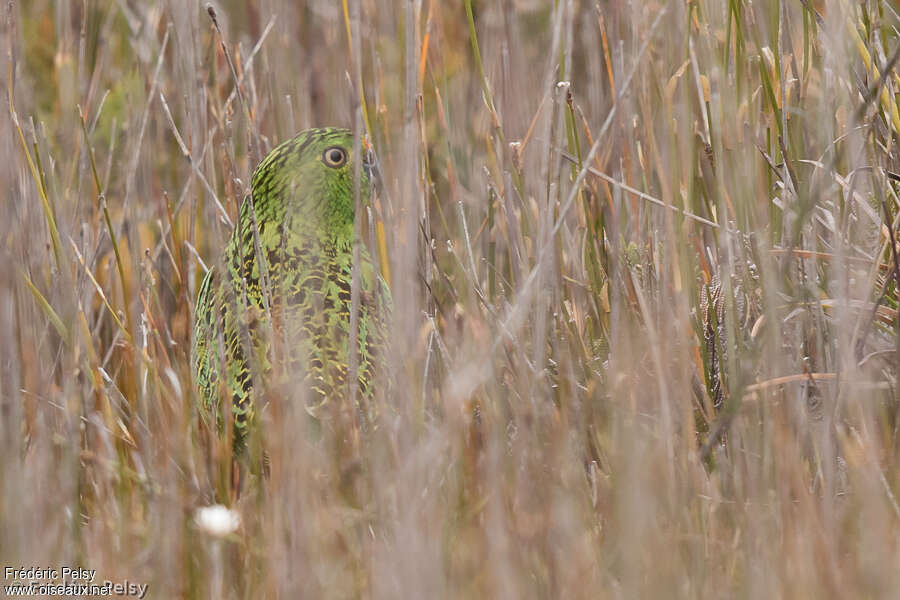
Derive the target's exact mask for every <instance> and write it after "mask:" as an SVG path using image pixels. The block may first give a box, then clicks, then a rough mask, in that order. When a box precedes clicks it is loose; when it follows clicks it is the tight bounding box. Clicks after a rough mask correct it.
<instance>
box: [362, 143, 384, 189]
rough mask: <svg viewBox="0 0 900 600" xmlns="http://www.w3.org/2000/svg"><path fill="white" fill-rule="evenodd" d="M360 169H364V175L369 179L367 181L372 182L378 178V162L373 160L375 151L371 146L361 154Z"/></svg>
mask: <svg viewBox="0 0 900 600" xmlns="http://www.w3.org/2000/svg"><path fill="white" fill-rule="evenodd" d="M362 167H363V169H365V171H366V175H367V176H368V177H369V181H372V182H374V181H375V180H376V179H378V178H379V177H380V173H379V170H378V160H377V159H376V158H375V150H374V149H373V148H372V147H371V146H369V147H368V148H365V150H364V152H363V163H362Z"/></svg>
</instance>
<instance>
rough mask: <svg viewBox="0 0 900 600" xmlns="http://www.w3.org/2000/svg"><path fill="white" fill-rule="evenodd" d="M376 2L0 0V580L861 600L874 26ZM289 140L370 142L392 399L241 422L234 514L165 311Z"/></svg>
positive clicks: (892, 379) (836, 9) (179, 302)
mask: <svg viewBox="0 0 900 600" xmlns="http://www.w3.org/2000/svg"><path fill="white" fill-rule="evenodd" d="M391 8H392V10H386V9H385V6H384V4H383V3H378V4H376V3H375V2H372V1H369V0H367V1H365V2H360V1H359V0H345V2H343V3H335V2H326V1H322V2H313V1H310V2H308V3H294V2H287V1H283V0H251V1H249V2H232V1H223V2H219V3H216V6H215V11H216V15H217V22H218V26H219V29H220V30H217V28H216V27H214V26H213V22H212V20H211V19H210V16H209V15H208V14H207V10H206V5H205V4H203V3H199V2H127V1H124V0H121V1H119V0H116V1H113V0H85V1H84V2H71V1H67V0H57V1H53V2H51V1H49V0H33V1H31V2H15V1H13V2H11V3H9V7H8V10H6V9H5V10H6V12H5V13H4V22H5V28H4V33H5V38H6V41H7V47H8V48H9V52H8V54H7V56H6V60H5V61H4V64H3V67H4V68H3V69H2V73H4V74H5V75H7V86H6V87H7V92H8V96H7V97H8V108H9V111H8V112H9V118H6V119H0V130H2V131H3V135H2V137H0V141H2V144H3V151H4V154H3V155H4V156H6V157H7V159H6V160H5V161H3V163H2V164H0V181H2V182H3V188H4V189H6V190H8V195H7V197H8V202H7V203H6V206H7V212H6V214H5V217H6V218H5V219H4V223H3V224H0V240H2V244H0V257H2V258H0V260H2V263H0V289H2V295H0V340H2V343H0V398H2V400H0V415H2V419H0V457H2V458H0V477H2V480H3V482H4V485H3V487H2V491H0V563H2V564H3V565H5V566H14V567H18V566H25V567H29V566H36V567H43V568H47V567H55V566H58V565H72V566H82V567H85V568H89V569H97V572H98V578H100V579H109V580H113V581H117V580H118V581H121V580H124V579H128V580H129V581H134V582H141V583H148V584H149V586H150V587H149V596H150V597H156V598H170V597H187V598H200V597H216V598H219V597H226V598H243V597H283V598H293V597H336V598H340V597H415V598H425V597H448V598H470V597H471V598H483V597H509V598H545V597H546V598H551V597H552V598H557V597H565V598H570V597H590V598H597V597H601V598H606V597H610V598H635V597H658V596H665V597H683V598H700V597H702V598H707V597H759V598H773V597H782V598H800V597H808V598H829V597H833V598H846V597H868V598H876V597H890V596H892V595H893V594H895V593H896V590H897V589H900V571H898V570H897V568H896V567H897V564H898V561H900V544H898V540H900V505H898V500H897V496H898V494H900V468H898V460H900V396H898V380H897V376H898V365H900V335H898V327H900V322H898V316H897V311H898V299H900V297H898V290H900V267H898V257H897V254H898V251H900V249H898V247H897V245H896V243H895V242H896V237H897V227H898V220H900V197H898V193H900V159H898V149H897V143H898V141H900V75H898V68H897V64H898V56H900V35H898V28H900V16H898V12H897V9H896V7H895V6H894V5H893V3H892V2H890V1H888V0H871V1H869V2H864V3H851V2H834V3H824V2H816V1H811V2H807V1H805V0H804V1H801V2H783V1H782V2H774V1H773V2H756V3H746V2H741V1H740V0H728V1H727V2H724V3H718V2H711V1H708V0H696V1H693V2H689V3H684V2H674V1H666V2H660V1H651V2H638V3H634V4H633V5H630V4H627V3H601V5H599V6H597V5H595V4H594V3H590V2H574V1H572V0H560V1H558V2H539V1H526V0H522V1H515V0H505V1H503V2H495V3H491V2H480V1H478V2H473V1H471V0H464V1H463V2H457V3H443V2H435V1H434V0H409V1H408V2H394V3H393V4H392V7H391ZM225 49H227V54H226V53H225V51H224V50H225ZM236 82H237V83H239V85H236ZM321 125H343V126H348V127H356V129H357V130H360V131H361V130H363V129H365V130H367V131H368V132H369V134H370V139H371V140H372V142H373V144H374V148H375V150H376V151H377V153H378V156H379V161H380V165H381V170H382V173H383V176H384V177H383V186H382V188H381V189H380V191H379V193H378V195H377V198H376V201H375V202H374V203H373V205H372V206H370V207H367V211H366V217H367V218H365V219H363V221H364V222H361V223H360V225H361V228H360V231H361V233H362V237H363V239H364V240H365V241H366V242H367V243H368V244H369V245H370V247H372V248H377V249H378V254H379V257H380V259H379V262H380V263H381V270H382V272H383V273H384V274H385V276H386V277H388V278H389V279H390V281H391V287H392V294H393V297H394V301H395V306H394V312H395V315H396V316H397V318H395V319H394V322H393V324H392V334H391V339H392V342H393V343H392V346H391V351H390V356H389V357H388V360H387V361H386V366H385V368H386V370H388V371H389V372H390V376H391V379H392V381H393V383H394V384H393V386H392V388H391V390H390V393H389V397H388V398H386V400H387V401H388V403H389V405H390V406H391V407H392V408H391V409H390V410H389V411H387V413H386V414H385V416H384V418H383V419H382V423H381V424H380V426H379V428H378V429H377V430H376V431H375V432H373V433H371V434H370V435H369V436H368V437H367V438H366V439H365V440H364V441H363V442H361V443H360V444H356V445H354V444H347V443H346V440H344V438H343V437H342V436H343V435H344V433H343V432H342V431H341V429H340V428H339V427H336V426H332V425H330V424H328V423H325V424H324V425H323V424H320V423H316V422H313V421H311V419H310V418H309V417H307V416H306V414H305V412H304V411H303V410H302V408H299V407H297V406H296V405H292V404H290V403H284V404H279V403H277V402H275V403H273V405H272V406H271V407H270V408H269V409H267V411H266V412H265V413H264V415H263V417H262V418H261V423H260V428H259V430H258V432H257V433H256V436H255V441H254V442H253V444H251V447H252V450H251V454H253V453H254V452H257V453H258V452H259V451H261V449H262V448H263V447H265V450H266V451H267V453H268V454H269V457H270V469H271V472H270V475H269V477H268V478H267V479H261V478H260V477H259V476H258V474H255V475H254V474H251V476H250V477H249V479H248V481H246V482H245V484H246V485H245V488H244V491H243V493H242V494H241V495H240V497H239V498H237V499H233V498H231V497H228V496H227V495H224V494H222V493H221V491H220V492H218V493H217V492H216V489H217V487H219V489H220V490H221V485H220V484H221V473H222V468H221V463H222V462H223V461H221V460H216V458H215V457H216V456H218V455H221V454H222V453H223V452H225V450H223V449H224V448H225V445H224V444H222V443H221V442H217V441H215V440H207V439H206V438H204V436H203V435H201V432H200V431H199V426H198V413H197V408H196V404H195V402H196V393H195V391H194V389H193V387H192V381H191V373H190V369H189V364H188V363H189V360H188V355H189V350H190V326H191V319H192V310H193V299H194V298H195V296H196V291H197V287H198V285H199V283H200V281H201V278H202V276H203V273H204V271H205V269H206V268H207V266H208V265H212V264H215V260H216V256H217V254H218V251H219V249H221V248H222V246H223V245H224V240H225V239H226V238H227V235H228V234H229V232H230V223H231V222H233V221H234V219H235V215H236V211H237V208H238V206H239V202H240V201H241V199H242V198H243V196H244V194H245V193H246V191H247V184H248V181H249V174H250V173H251V171H252V169H253V167H254V166H255V164H256V162H258V160H259V159H260V158H261V157H262V156H263V155H264V154H265V153H266V152H267V151H268V150H269V149H271V148H272V147H273V146H274V145H275V144H276V143H277V142H279V141H282V140H284V139H287V138H289V137H290V136H292V135H293V133H294V132H295V131H298V130H300V129H303V128H306V127H311V126H321ZM256 456H257V457H258V454H257V455H256ZM348 482H350V483H348ZM216 502H225V503H227V504H229V505H230V506H231V507H232V508H233V509H234V510H235V511H236V512H237V514H238V515H239V516H240V526H239V527H238V528H237V530H236V531H234V532H232V533H229V534H227V535H224V537H217V536H215V535H212V534H210V533H208V532H207V531H206V530H204V528H203V527H201V526H199V525H198V522H197V520H196V519H195V514H197V510H198V509H200V508H202V507H205V506H208V505H211V504H213V503H216ZM6 583H10V581H7V582H6Z"/></svg>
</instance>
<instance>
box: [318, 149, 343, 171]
mask: <svg viewBox="0 0 900 600" xmlns="http://www.w3.org/2000/svg"><path fill="white" fill-rule="evenodd" d="M322 160H323V161H324V162H325V164H326V165H328V166H329V167H332V168H334V169H337V168H338V167H343V166H344V163H345V162H347V151H346V150H344V149H343V148H339V147H338V146H333V147H331V148H328V149H327V150H325V152H324V153H323V154H322Z"/></svg>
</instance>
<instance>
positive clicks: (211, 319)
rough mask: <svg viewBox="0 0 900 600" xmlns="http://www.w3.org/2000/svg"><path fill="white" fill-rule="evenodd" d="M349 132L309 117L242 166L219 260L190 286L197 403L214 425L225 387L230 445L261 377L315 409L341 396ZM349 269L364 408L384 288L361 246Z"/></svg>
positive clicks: (265, 385)
mask: <svg viewBox="0 0 900 600" xmlns="http://www.w3.org/2000/svg"><path fill="white" fill-rule="evenodd" d="M352 142H353V135H352V134H351V132H350V131H348V130H346V129H310V130H306V131H304V132H302V133H300V134H299V135H297V136H296V137H295V138H293V139H291V140H289V141H287V142H285V143H283V144H281V145H280V146H278V147H277V148H275V149H274V150H272V152H270V153H269V154H268V156H266V157H265V158H264V159H263V161H262V162H261V163H260V164H259V166H258V167H257V169H256V171H255V172H254V174H253V178H252V180H251V194H250V195H249V196H248V197H247V198H246V199H245V200H244V203H243V204H242V206H241V210H240V215H239V218H238V222H237V224H236V226H235V229H234V233H233V235H232V237H231V239H230V241H229V242H228V244H227V246H226V248H225V251H224V253H223V256H222V260H221V262H220V263H219V264H218V265H217V266H214V267H213V268H211V269H210V270H209V272H208V273H207V274H206V277H205V279H204V280H203V283H202V284H201V286H200V291H199V293H198V297H197V309H196V319H195V324H194V336H193V345H192V352H191V359H192V361H191V362H192V368H193V370H194V374H195V376H196V380H197V387H198V389H199V392H200V396H201V400H202V403H203V409H204V411H203V412H204V414H205V415H206V416H207V417H208V418H209V420H210V421H211V422H214V423H216V425H217V427H219V428H220V430H221V427H222V423H223V422H224V420H225V415H224V414H223V411H222V410H220V404H219V398H220V396H222V395H224V397H225V398H228V399H230V401H231V402H230V403H231V407H232V411H233V414H234V433H235V446H236V447H238V448H239V447H240V446H241V445H242V444H243V441H244V437H245V435H246V430H247V427H248V426H249V424H250V423H251V422H252V420H253V413H254V408H255V407H256V406H258V404H259V400H260V398H261V397H262V394H263V393H264V391H265V390H266V389H270V388H273V387H276V386H284V385H285V384H286V383H287V384H290V383H297V384H302V385H303V387H304V388H306V389H308V390H309V393H308V395H307V399H308V402H307V409H308V410H309V411H310V412H311V413H312V414H314V415H316V414H318V409H319V408H320V407H321V406H322V405H323V404H325V403H326V402H328V401H329V400H334V399H339V400H344V399H345V398H346V397H347V396H348V391H349V387H348V384H347V372H348V361H349V348H350V346H349V339H350V311H351V300H350V296H351V267H352V258H353V215H354V200H353V157H352V156H351V154H352ZM361 173H362V175H361V180H360V193H361V194H362V198H363V200H364V201H367V200H368V197H369V178H368V174H367V171H366V169H361ZM360 272H361V278H360V279H361V286H360V288H361V299H362V301H361V303H360V305H361V306H360V314H359V358H360V361H359V369H358V377H359V385H360V392H361V393H360V394H359V397H360V398H361V406H360V409H361V412H362V414H363V416H364V418H366V419H371V418H372V417H373V414H372V413H373V410H374V409H373V407H372V405H371V399H372V397H373V393H374V389H373V384H374V379H375V362H376V360H377V354H378V352H379V348H380V347H381V346H382V344H383V341H384V325H385V315H386V313H387V311H388V310H389V303H390V297H389V293H388V291H387V287H386V285H385V284H384V282H383V281H382V279H381V278H380V277H379V275H378V273H376V271H375V269H374V267H373V263H372V260H371V259H370V255H369V254H368V252H367V251H366V249H365V248H364V247H361V248H360ZM223 373H224V375H225V376H224V379H223V378H222V374H223ZM282 389H283V388H282Z"/></svg>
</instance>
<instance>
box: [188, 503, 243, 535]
mask: <svg viewBox="0 0 900 600" xmlns="http://www.w3.org/2000/svg"><path fill="white" fill-rule="evenodd" d="M194 522H195V523H196V524H197V527H199V528H200V529H202V530H203V531H205V532H206V533H208V534H210V535H214V536H216V537H225V536H226V535H228V534H230V533H234V532H235V531H237V528H238V527H240V525H241V517H240V515H239V514H238V513H237V511H236V510H231V509H230V508H228V507H226V506H222V505H221V504H213V505H212V506H203V507H201V508H198V509H197V512H195V513H194Z"/></svg>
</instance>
